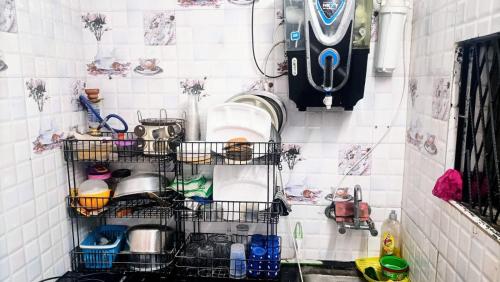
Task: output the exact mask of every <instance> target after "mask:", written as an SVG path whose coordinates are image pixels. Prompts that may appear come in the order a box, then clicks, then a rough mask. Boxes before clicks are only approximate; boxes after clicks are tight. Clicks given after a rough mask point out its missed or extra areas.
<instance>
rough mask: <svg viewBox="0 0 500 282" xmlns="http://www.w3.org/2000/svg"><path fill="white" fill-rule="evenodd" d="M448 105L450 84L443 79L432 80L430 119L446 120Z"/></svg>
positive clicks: (448, 111)
mask: <svg viewBox="0 0 500 282" xmlns="http://www.w3.org/2000/svg"><path fill="white" fill-rule="evenodd" d="M450 103H451V101H450V82H449V81H448V80H446V79H444V78H438V79H436V80H434V93H433V95H432V117H433V118H435V119H439V120H448V117H449V114H450V107H451V106H450Z"/></svg>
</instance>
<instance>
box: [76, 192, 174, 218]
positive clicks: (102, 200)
mask: <svg viewBox="0 0 500 282" xmlns="http://www.w3.org/2000/svg"><path fill="white" fill-rule="evenodd" d="M176 203H177V202H176V201H174V197H173V195H169V196H166V197H160V201H158V200H155V199H149V198H127V199H112V198H109V197H82V196H68V197H67V204H68V208H69V215H70V217H72V218H76V217H83V218H89V217H106V218H159V217H163V218H170V217H171V216H172V215H173V213H174V209H175V204H176Z"/></svg>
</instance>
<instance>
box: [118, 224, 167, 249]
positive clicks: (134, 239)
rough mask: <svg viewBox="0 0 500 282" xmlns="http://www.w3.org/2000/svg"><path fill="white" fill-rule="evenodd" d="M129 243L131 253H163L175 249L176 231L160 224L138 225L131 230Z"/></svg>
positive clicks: (128, 237)
mask: <svg viewBox="0 0 500 282" xmlns="http://www.w3.org/2000/svg"><path fill="white" fill-rule="evenodd" d="M127 243H128V245H129V249H130V252H131V253H146V254H158V253H163V252H165V251H168V250H171V249H172V248H173V247H174V230H173V229H172V228H170V227H168V226H164V225H159V224H143V225H136V226H133V227H131V228H130V229H129V231H128V234H127Z"/></svg>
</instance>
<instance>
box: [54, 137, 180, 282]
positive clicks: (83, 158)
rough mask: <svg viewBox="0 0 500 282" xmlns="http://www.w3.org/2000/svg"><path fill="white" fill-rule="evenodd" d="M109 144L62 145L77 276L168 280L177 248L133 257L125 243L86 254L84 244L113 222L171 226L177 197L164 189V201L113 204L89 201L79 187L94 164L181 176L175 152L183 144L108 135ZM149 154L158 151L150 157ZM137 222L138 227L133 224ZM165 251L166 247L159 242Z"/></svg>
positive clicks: (137, 199)
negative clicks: (142, 275) (147, 275)
mask: <svg viewBox="0 0 500 282" xmlns="http://www.w3.org/2000/svg"><path fill="white" fill-rule="evenodd" d="M103 135H104V137H107V138H108V139H107V140H77V139H66V140H64V142H63V151H64V158H65V160H66V163H67V172H68V196H67V207H68V214H69V217H70V219H71V227H72V234H73V236H72V239H73V240H72V243H73V246H72V250H71V252H70V257H71V263H72V270H73V271H77V272H120V273H123V272H157V273H160V274H162V275H163V274H164V275H165V276H166V275H168V274H170V273H171V272H172V269H173V263H172V262H173V259H174V256H175V252H176V249H177V248H176V247H174V248H173V249H165V250H162V251H161V252H159V253H131V252H130V251H128V250H127V247H126V244H125V241H126V238H125V237H124V238H122V240H123V242H121V243H120V244H119V246H117V247H116V248H115V249H109V250H99V249H97V250H91V251H89V250H85V249H84V248H83V246H82V245H81V244H82V240H83V239H84V238H86V236H88V234H90V233H89V232H90V231H92V230H94V229H95V228H97V227H99V226H103V225H104V226H105V225H107V224H110V223H114V221H121V223H122V224H123V222H124V221H126V224H127V225H129V224H130V223H134V224H140V223H142V222H143V221H147V222H148V223H151V222H153V223H155V224H159V225H167V224H168V221H169V219H170V218H172V216H173V215H174V209H175V207H174V204H175V201H174V197H175V196H176V194H177V193H173V192H169V191H167V190H166V188H165V187H164V186H163V185H161V184H159V186H160V187H158V190H159V193H158V196H159V199H160V200H158V198H156V199H155V198H151V197H147V196H146V195H143V196H141V197H120V198H113V197H112V195H105V196H102V197H100V196H96V197H84V196H79V195H78V191H77V189H75V188H76V187H78V184H79V183H81V182H82V181H83V180H85V176H84V175H82V174H81V173H82V172H83V171H84V170H85V167H87V166H89V165H94V164H105V165H115V166H116V165H118V164H122V165H124V164H128V165H147V166H150V168H148V169H150V170H152V171H155V172H156V173H158V175H159V178H160V181H158V182H159V183H162V179H161V175H166V174H167V173H168V172H169V171H171V172H172V173H173V172H175V171H176V169H175V168H173V166H175V165H176V162H175V146H176V145H178V144H179V142H167V141H153V140H141V139H137V138H135V135H134V133H132V132H129V133H125V134H124V136H121V138H116V137H115V136H113V135H112V134H111V133H104V134H103ZM144 148H154V151H148V150H145V149H144ZM134 220H135V222H134ZM160 245H162V244H161V242H160Z"/></svg>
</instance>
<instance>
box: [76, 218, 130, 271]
mask: <svg viewBox="0 0 500 282" xmlns="http://www.w3.org/2000/svg"><path fill="white" fill-rule="evenodd" d="M127 228H128V227H127V226H125V225H102V226H99V227H97V228H96V229H94V230H93V231H92V232H90V233H89V234H88V235H87V237H86V238H85V240H83V241H82V243H81V244H80V248H81V249H82V251H83V262H84V263H85V268H90V269H107V268H111V267H112V266H113V262H114V260H115V258H116V255H117V254H118V253H119V252H120V250H121V248H122V245H123V242H124V237H125V232H126V231H127ZM101 237H106V239H108V240H109V241H110V243H109V244H107V245H98V242H99V240H100V239H101Z"/></svg>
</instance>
